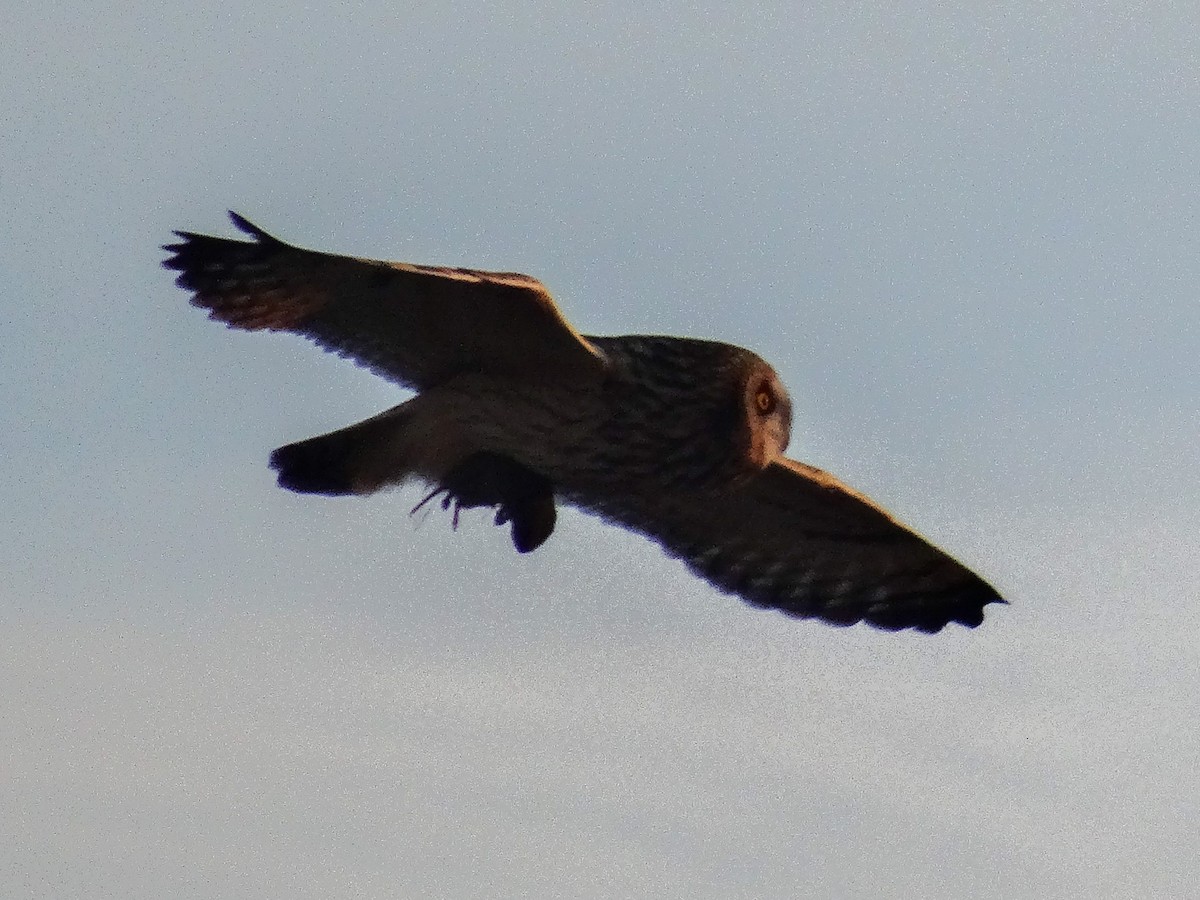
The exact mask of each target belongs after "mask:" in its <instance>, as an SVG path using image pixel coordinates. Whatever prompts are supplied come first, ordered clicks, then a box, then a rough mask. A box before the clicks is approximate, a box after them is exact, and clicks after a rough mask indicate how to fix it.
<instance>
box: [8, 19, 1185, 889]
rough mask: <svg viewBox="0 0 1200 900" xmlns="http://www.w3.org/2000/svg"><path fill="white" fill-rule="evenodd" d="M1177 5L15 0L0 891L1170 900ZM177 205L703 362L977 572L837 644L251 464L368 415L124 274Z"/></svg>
mask: <svg viewBox="0 0 1200 900" xmlns="http://www.w3.org/2000/svg"><path fill="white" fill-rule="evenodd" d="M1197 72H1200V16H1198V15H1197V13H1196V11H1195V9H1194V8H1193V6H1192V5H1190V4H1183V3H1179V4H1171V3H1146V4H1141V5H1136V6H1135V5H1130V4H1125V3H1111V4H1088V5H1086V6H1085V5H1082V4H1072V3H1011V4H1003V5H999V6H995V7H994V8H992V9H990V10H988V11H973V10H967V9H960V8H954V7H947V6H945V5H941V4H929V3H909V2H904V3H899V4H891V5H889V6H888V7H887V9H886V10H885V9H883V8H867V7H858V8H855V9H848V8H846V6H845V5H844V4H816V5H809V7H808V9H806V11H804V12H797V11H795V9H794V5H791V4H787V5H784V4H780V5H777V6H769V5H759V6H757V7H747V6H746V5H744V4H740V5H721V6H716V5H714V6H712V7H710V8H707V9H700V8H697V7H693V6H691V5H686V4H670V3H656V4H649V5H647V4H629V5H618V6H610V7H608V8H607V9H606V10H605V11H590V12H584V11H581V10H579V9H576V8H574V5H567V4H551V3H540V4H520V5H519V4H513V3H492V4H486V5H477V6H472V7H470V8H462V9H459V10H452V9H450V8H448V7H447V6H446V5H445V4H421V5H415V6H414V7H413V8H409V9H405V10H403V11H398V10H397V9H395V8H394V7H393V6H391V5H388V4H378V5H368V4H364V5H359V6H355V7H347V6H338V7H336V8H328V9H326V8H323V7H316V8H307V9H301V8H298V7H295V6H292V5H286V4H268V3H259V2H250V3H244V4H240V5H237V6H225V5H221V4H192V5H190V6H188V7H187V8H186V9H184V8H182V7H181V8H179V9H178V10H173V9H164V8H163V7H162V6H161V5H154V4H145V3H127V4H122V5H117V4H104V3H100V4H92V5H90V6H87V5H85V6H83V7H81V6H79V5H78V4H72V5H67V4H51V5H47V6H43V7H42V8H40V9H39V11H38V12H37V13H36V14H28V15H26V16H25V17H24V18H19V19H18V18H12V17H10V20H9V23H8V25H7V27H6V29H5V33H4V34H3V35H0V79H2V81H0V83H3V84H4V85H5V88H4V90H3V91H0V121H3V123H4V128H3V129H2V130H0V173H2V174H0V209H3V210H4V214H3V215H0V310H2V312H0V319H2V321H3V326H4V331H5V335H6V337H7V339H8V340H7V349H6V351H5V360H4V364H3V365H2V366H0V397H2V398H3V400H2V403H0V452H3V454H4V457H5V458H6V460H7V461H8V465H7V466H6V470H5V472H6V474H5V475H4V476H0V491H2V494H3V501H4V503H3V505H4V511H3V513H0V528H2V529H3V534H2V536H3V542H2V545H0V569H2V570H3V571H5V572H6V578H5V581H6V586H5V587H3V588H0V597H2V598H3V607H0V617H2V619H3V623H2V624H3V633H4V635H5V637H4V651H3V653H2V654H0V686H2V688H3V690H2V696H3V699H2V700H0V731H2V732H3V734H4V739H3V742H2V743H3V746H4V747H5V748H6V749H5V753H6V755H7V757H8V759H7V762H6V764H5V765H4V766H3V767H2V768H3V771H4V773H5V774H4V775H3V785H4V797H3V801H4V802H3V803H2V804H0V809H3V810H4V812H3V813H2V814H0V828H3V829H4V831H5V832H6V833H5V839H4V841H3V842H2V843H0V846H2V847H3V848H4V849H3V850H0V861H2V863H3V867H4V870H5V871H6V872H7V873H11V874H10V875H6V878H5V881H6V882H7V883H8V884H15V885H18V886H21V887H22V888H24V887H25V886H28V890H27V891H24V890H21V891H19V892H20V893H22V894H24V893H29V894H32V895H35V896H37V895H44V896H51V895H53V896H64V895H72V894H74V895H79V896H83V895H88V896H94V895H96V894H98V893H103V892H104V891H109V892H112V893H115V894H120V895H124V896H146V897H150V896H161V895H163V893H164V892H169V893H171V894H173V895H176V896H189V895H191V896H213V895H224V896H284V895H287V896H304V895H308V896H330V895H343V896H385V895H401V896H431V895H432V896H437V895H443V896H504V895H513V894H517V893H520V892H522V891H528V892H530V893H531V894H532V895H535V896H543V895H544V896H614V895H629V896H672V895H679V896H685V895H686V896H690V897H694V896H712V897H730V896H755V897H766V896H780V897H783V896H796V895H797V892H798V886H801V885H807V886H808V887H809V889H808V890H802V891H801V892H802V893H810V894H811V893H815V894H817V895H824V896H838V897H852V896H873V897H874V896H916V895H921V896H942V897H961V896H966V895H972V896H979V897H986V896H996V897H1011V896H1021V895H1025V896H1047V897H1048V896H1073V895H1075V894H1076V893H1077V892H1079V893H1087V894H1090V895H1099V896H1126V895H1131V894H1135V893H1136V894H1139V895H1145V896H1149V895H1155V894H1157V895H1161V896H1171V895H1179V894H1180V893H1181V892H1183V891H1184V890H1185V888H1186V887H1187V886H1189V885H1191V884H1193V883H1194V879H1193V878H1192V876H1193V875H1194V864H1193V862H1192V860H1193V859H1194V857H1195V855H1196V851H1197V849H1200V848H1198V847H1197V843H1196V841H1197V839H1196V837H1195V833H1194V831H1195V829H1194V812H1193V810H1194V808H1195V804H1196V802H1197V801H1198V799H1200V785H1198V783H1197V776H1196V774H1195V773H1196V772H1197V771H1200V758H1198V756H1197V752H1198V751H1197V745H1196V742H1195V740H1194V737H1193V735H1192V734H1191V731H1192V728H1191V725H1192V724H1193V723H1194V722H1195V721H1196V720H1197V717H1198V715H1200V703H1198V701H1197V700H1196V697H1197V695H1198V692H1197V688H1198V687H1200V684H1198V683H1197V682H1198V679H1197V675H1196V671H1197V663H1198V661H1200V656H1198V654H1197V652H1196V650H1195V642H1196V635H1197V632H1198V631H1200V614H1198V613H1197V612H1196V605H1197V601H1198V600H1200V589H1198V588H1197V587H1196V585H1197V583H1198V579H1200V564H1198V563H1197V558H1198V553H1197V550H1198V549H1200V544H1198V541H1197V538H1196V534H1198V533H1200V516H1198V513H1197V510H1198V509H1200V479H1197V476H1196V474H1195V462H1196V451H1195V448H1196V446H1197V445H1198V444H1200V415H1198V412H1197V400H1196V398H1197V397H1198V396H1200V374H1198V370H1200V365H1198V363H1197V361H1196V359H1197V355H1198V353H1200V304H1198V303H1197V301H1196V294H1195V290H1196V288H1195V286H1196V284H1197V282H1198V280H1200V279H1198V277H1197V276H1198V275H1200V271H1198V270H1200V252H1198V251H1200V240H1198V235H1200V217H1198V215H1197V213H1198V210H1200V198H1198V195H1197V186H1196V185H1197V181H1196V160H1197V154H1196V143H1197V136H1198V135H1200V81H1198V76H1197V74H1196V73H1197ZM226 207H233V208H235V209H238V210H239V211H241V212H243V213H245V214H246V215H248V216H250V217H251V218H252V219H254V220H255V221H258V222H260V223H261V224H262V225H264V226H265V227H267V228H269V229H271V230H273V231H276V232H277V233H279V234H280V235H281V236H283V237H285V238H289V239H292V240H295V241H297V242H299V243H305V244H309V245H311V246H317V247H321V248H328V249H338V250H343V251H346V252H353V253H357V254H361V255H375V256H384V257H393V258H404V259H410V260H414V261H418V262H431V263H447V264H462V265H473V266H481V267H495V268H504V269H518V270H523V271H527V272H530V273H531V274H535V275H537V276H539V277H541V278H543V280H545V281H546V282H547V283H548V284H549V285H550V287H551V289H552V290H554V291H555V293H556V294H557V295H558V297H559V298H560V301H561V303H562V306H563V307H564V309H565V311H566V312H567V314H568V315H569V316H570V317H571V318H572V320H573V321H574V322H575V323H576V324H577V325H578V326H579V327H580V328H581V329H583V330H585V331H591V332H599V333H621V332H664V333H675V334H692V335H697V336H705V337H717V338H723V339H728V340H732V341H735V342H737V343H741V344H744V345H746V346H750V347H753V348H754V349H756V350H758V351H759V352H760V353H761V354H762V355H763V356H764V357H766V358H767V359H769V360H770V361H772V362H773V363H774V364H775V366H776V368H777V369H778V370H779V371H780V373H781V375H782V376H783V378H784V380H785V381H786V383H788V385H789V386H790V388H791V391H792V393H793V395H794V397H795V399H796V402H797V407H798V415H797V433H796V434H795V435H794V437H793V442H792V452H793V453H794V454H795V455H797V456H798V457H800V458H802V459H806V460H808V461H811V462H814V463H817V464H819V465H822V466H824V467H826V468H829V469H832V470H833V471H835V472H837V473H838V474H840V475H842V476H843V477H845V478H847V479H848V480H850V481H851V482H852V483H854V484H855V485H856V486H858V487H860V488H861V489H863V490H865V491H867V492H868V493H871V494H872V495H874V496H876V497H877V498H879V499H880V500H881V501H883V502H885V503H887V504H888V505H890V506H892V507H893V508H894V509H895V510H896V511H897V512H898V513H899V514H900V515H901V516H902V517H903V518H905V519H906V520H908V521H910V522H912V523H913V524H914V525H915V526H916V527H918V528H919V529H920V530H922V531H923V532H925V533H926V534H928V535H929V536H931V537H932V538H934V539H935V540H936V541H938V542H939V543H941V544H943V545H945V546H947V547H948V548H949V549H951V550H952V551H954V552H955V553H957V554H959V555H961V556H962V557H963V558H964V559H965V560H966V561H967V562H968V563H969V564H971V565H972V566H973V567H975V568H977V569H979V570H980V571H981V572H982V573H984V574H985V575H986V576H988V577H989V578H990V579H991V580H993V581H994V582H995V583H996V584H997V586H998V587H1000V588H1001V589H1002V590H1003V592H1004V593H1005V594H1006V595H1008V596H1009V597H1010V598H1011V599H1012V600H1013V605H1012V606H1011V607H1009V608H1007V609H1003V610H997V611H995V612H993V613H991V614H990V615H989V620H988V621H987V622H986V623H985V625H984V626H983V627H982V628H980V629H979V630H978V631H975V632H967V631H965V630H959V631H958V632H955V633H945V634H943V635H940V636H938V637H935V638H924V637H920V636H911V635H886V634H882V633H878V632H872V631H869V630H865V629H851V630H849V631H838V630H835V629H831V628H826V627H821V626H818V625H813V624H808V623H798V622H793V621H790V620H787V619H785V618H783V617H781V616H776V615H772V614H767V613H762V612H758V611H755V610H751V609H749V608H747V607H744V606H742V605H741V604H739V603H737V602H736V601H733V600H730V599H728V598H724V597H721V596H718V595H717V594H715V593H714V592H713V591H711V590H709V589H708V588H706V587H705V586H704V585H702V584H700V583H699V582H697V581H695V580H693V579H691V578H690V577H688V576H687V575H686V574H685V573H684V571H683V569H682V568H681V567H680V566H679V565H678V564H676V563H674V562H671V561H669V560H666V559H665V558H663V557H662V556H661V554H660V553H659V552H658V551H657V550H656V549H655V548H653V547H652V546H650V545H648V544H646V543H645V542H644V541H641V540H640V539H637V538H635V537H633V536H629V535H625V534H621V533H619V532H615V531H612V530H611V529H606V528H604V527H603V526H601V525H599V524H598V523H596V522H593V521H591V520H589V519H586V518H584V517H581V516H577V515H567V516H565V517H564V520H563V523H562V526H561V527H560V530H559V532H558V533H556V535H555V536H554V538H553V539H552V540H551V542H550V543H549V544H548V545H547V546H546V547H545V548H544V549H543V550H541V551H539V552H538V553H536V554H534V555H533V556H532V557H530V558H517V557H516V556H515V555H514V554H512V552H511V549H510V548H509V547H508V546H506V538H505V536H504V535H503V534H502V533H501V532H499V531H497V530H494V529H491V528H489V527H488V525H487V519H486V518H485V517H483V516H482V515H480V516H472V517H468V520H467V522H466V523H465V525H464V527H463V528H462V529H461V530H460V531H459V533H457V534H452V533H450V531H449V526H448V523H447V522H446V521H445V520H444V518H442V517H440V516H438V515H436V514H435V515H432V516H430V517H429V518H428V520H427V521H425V522H424V523H423V524H422V525H420V526H419V527H416V528H414V526H413V525H412V524H411V523H410V521H409V519H408V517H407V511H408V509H409V507H410V506H411V505H412V502H413V500H414V499H415V496H416V495H415V494H414V493H413V492H402V493H401V494H399V495H389V496H384V497H377V498H373V499H371V500H368V501H358V500H351V501H345V502H332V501H330V502H326V501H322V500H320V499H313V498H298V497H293V496H289V495H286V494H284V493H282V492H280V491H278V490H277V489H276V488H275V487H274V485H273V483H272V479H271V478H270V473H269V472H267V470H266V468H265V458H266V454H267V452H268V451H269V450H270V449H271V448H272V447H274V446H276V445H278V444H280V443H284V442H286V441H289V440H293V439H296V438H298V437H303V436H306V435H309V434H315V433H318V432H320V431H322V430H325V429H328V428H331V427H335V426H338V425H341V424H345V423H347V422H350V421H354V420H356V419H357V418H361V417H362V416H364V415H367V414H369V413H371V412H374V411H376V410H378V409H381V408H383V407H385V406H387V405H390V404H391V403H394V402H395V401H396V399H397V396H398V392H397V391H395V390H394V389H393V388H391V387H390V386H389V385H387V384H385V383H383V382H380V381H379V380H377V379H374V378H372V377H370V376H368V375H367V374H365V373H363V372H361V371H357V370H355V369H354V368H353V367H351V366H349V365H348V364H346V363H344V362H342V361H339V360H336V359H333V358H331V357H326V356H324V355H322V354H321V353H319V352H318V351H316V350H314V349H312V348H311V347H308V346H306V345H304V344H303V343H302V342H300V341H297V340H289V339H287V338H282V337H277V338H271V337H264V336H261V335H237V334H233V333H230V332H226V331H223V330H221V329H219V328H217V327H215V326H213V325H212V324H210V323H208V322H206V321H205V319H204V318H203V316H202V315H200V314H199V313H197V312H196V311H195V310H192V309H190V308H188V306H187V304H186V298H185V296H184V295H183V293H182V292H180V291H178V290H177V289H175V288H174V287H173V286H172V285H171V282H170V278H169V276H168V274H167V273H165V272H163V271H161V270H159V269H158V268H157V265H158V260H159V258H160V254H159V252H158V251H157V249H156V248H157V245H158V244H160V243H162V242H163V241H164V240H165V239H166V238H167V237H168V233H169V230H170V229H171V228H176V227H188V228H193V229H197V230H224V229H226V228H227V226H226V224H225V222H224V219H223V215H224V209H225V208H226Z"/></svg>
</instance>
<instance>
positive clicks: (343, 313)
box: [163, 212, 605, 390]
mask: <svg viewBox="0 0 1200 900" xmlns="http://www.w3.org/2000/svg"><path fill="white" fill-rule="evenodd" d="M229 215H230V218H232V219H233V223H234V224H235V225H236V226H237V227H238V229H240V230H241V231H243V232H245V233H246V234H248V235H249V236H250V237H251V240H249V241H239V240H230V239H228V238H221V237H213V236H211V235H205V234H194V233H192V232H188V231H177V232H176V234H177V235H178V236H179V238H180V240H179V242H178V243H174V244H168V245H167V246H165V247H164V248H163V249H164V250H167V251H168V252H169V253H170V254H171V255H170V256H169V257H167V259H166V260H165V261H164V262H163V265H164V266H166V268H168V269H174V270H175V271H177V272H179V277H178V278H177V279H176V281H177V283H178V284H179V286H180V287H182V288H184V289H186V290H188V291H191V292H192V295H193V296H192V303H193V304H194V305H196V306H199V307H202V308H204V309H207V310H208V311H209V314H210V315H211V317H212V318H214V319H217V320H219V321H222V322H225V323H226V324H227V325H229V326H230V327H232V328H241V329H246V330H250V331H254V330H259V329H267V330H270V331H290V332H293V333H294V334H300V335H303V336H304V337H307V338H310V339H311V340H313V341H315V342H316V343H317V344H319V345H320V346H322V347H324V348H325V349H326V350H331V351H333V352H335V353H338V354H340V355H342V356H347V357H350V358H351V359H353V360H354V361H355V362H358V363H360V364H362V365H364V366H367V367H368V368H370V369H371V370H373V371H374V372H376V373H377V374H379V375H382V376H384V377H385V378H389V379H391V380H392V381H396V382H398V383H400V384H402V385H404V386H406V387H411V388H416V389H418V390H423V389H425V388H428V387H431V386H433V385H436V384H438V383H440V382H442V381H445V380H446V379H448V378H452V377H454V376H455V375H459V374H461V373H464V372H479V373H484V374H487V375H494V376H497V375H498V376H508V377H517V378H521V377H527V378H534V379H536V380H539V381H542V380H546V379H553V378H568V379H571V378H583V379H587V378H598V377H601V376H602V374H603V372H604V371H605V362H604V358H603V357H602V356H601V354H600V353H599V352H598V351H597V350H596V348H595V347H593V346H592V345H591V344H589V343H588V342H587V341H586V340H585V339H584V338H583V337H582V336H581V335H580V334H579V332H577V331H576V330H575V329H574V328H572V327H571V325H570V323H568V322H567V320H566V319H565V318H563V316H562V313H560V312H559V310H558V307H557V305H555V303H554V299H553V298H552V297H551V296H550V292H549V291H547V290H546V288H545V286H544V285H543V284H542V283H541V282H540V281H538V280H537V279H536V278H531V277H529V276H528V275H519V274H517V273H515V272H483V271H477V270H473V269H450V268H443V267H439V266H418V265H412V264H409V263H399V262H384V261H382V260H374V259H357V258H354V257H349V256H339V255H337V254H333V253H321V252H318V251H315V250H307V249H304V248H302V247H295V246H293V245H291V244H287V243H285V242H283V241H281V240H279V239H278V238H276V237H273V236H272V235H270V234H267V232H265V231H263V230H262V229H261V228H259V227H258V226H257V225H254V224H253V223H252V222H248V221H247V220H246V219H244V218H242V217H241V216H239V215H237V213H233V212H231V213H230V214H229Z"/></svg>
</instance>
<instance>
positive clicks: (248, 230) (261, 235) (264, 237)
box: [176, 209, 283, 244]
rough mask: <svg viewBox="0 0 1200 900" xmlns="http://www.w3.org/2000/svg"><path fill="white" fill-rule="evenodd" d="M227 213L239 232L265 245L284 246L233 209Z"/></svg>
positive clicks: (277, 239)
mask: <svg viewBox="0 0 1200 900" xmlns="http://www.w3.org/2000/svg"><path fill="white" fill-rule="evenodd" d="M227 212H228V213H229V220H230V221H231V222H233V224H234V226H236V227H237V229H238V231H240V232H242V233H243V234H248V235H250V236H251V237H253V238H255V239H256V240H258V241H259V242H261V243H264V244H282V243H283V241H281V240H279V238H277V237H275V236H274V235H270V234H267V232H265V231H263V230H262V229H261V228H259V227H258V226H257V225H255V224H254V223H253V222H251V221H250V220H249V219H247V218H246V217H245V216H243V215H240V214H239V213H235V212H234V211H233V210H232V209H230V210H227ZM176 233H178V232H176Z"/></svg>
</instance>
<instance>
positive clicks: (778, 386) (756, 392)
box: [742, 357, 792, 468]
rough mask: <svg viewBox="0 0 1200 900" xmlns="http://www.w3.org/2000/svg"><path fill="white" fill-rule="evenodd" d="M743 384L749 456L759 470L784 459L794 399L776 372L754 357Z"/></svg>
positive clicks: (790, 431) (789, 433)
mask: <svg viewBox="0 0 1200 900" xmlns="http://www.w3.org/2000/svg"><path fill="white" fill-rule="evenodd" d="M747 369H748V371H747V372H746V375H745V378H744V379H743V382H742V385H743V386H742V410H743V416H744V418H743V421H744V422H745V424H746V435H747V438H748V447H747V455H748V457H749V460H750V462H751V463H752V464H753V465H754V466H755V467H756V468H764V467H766V466H767V465H768V464H769V463H771V462H772V461H773V460H775V459H778V458H779V457H781V456H783V454H784V451H786V450H787V446H788V440H789V438H790V437H791V435H792V398H791V397H789V396H788V392H787V390H786V389H785V388H784V386H783V383H782V382H781V381H780V380H779V376H778V375H776V374H775V370H774V369H772V368H771V367H770V366H769V365H767V364H766V363H765V362H763V361H762V360H761V359H758V358H757V357H755V358H754V359H753V362H752V364H751V365H750V366H748V367H747Z"/></svg>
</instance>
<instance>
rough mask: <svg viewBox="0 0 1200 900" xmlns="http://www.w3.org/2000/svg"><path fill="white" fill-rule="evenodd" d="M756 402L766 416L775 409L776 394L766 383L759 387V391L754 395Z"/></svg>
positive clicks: (759, 409)
mask: <svg viewBox="0 0 1200 900" xmlns="http://www.w3.org/2000/svg"><path fill="white" fill-rule="evenodd" d="M754 403H755V405H756V406H758V411H759V412H760V413H762V414H763V415H764V416H765V415H767V414H768V413H771V412H774V410H775V395H774V394H772V393H771V390H770V388H768V387H767V386H766V385H765V384H764V385H763V386H762V387H760V388H759V389H758V393H757V394H755V395H754Z"/></svg>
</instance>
